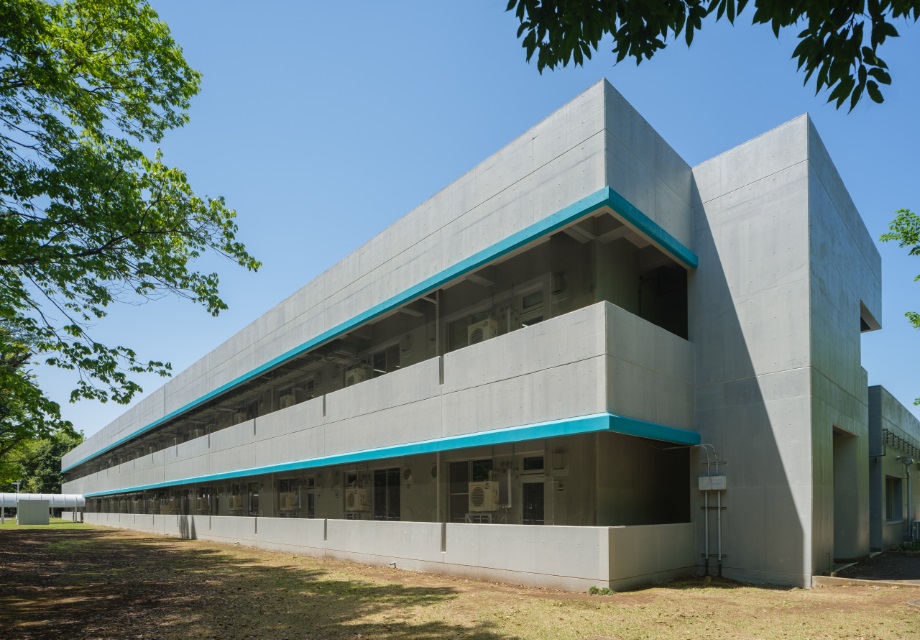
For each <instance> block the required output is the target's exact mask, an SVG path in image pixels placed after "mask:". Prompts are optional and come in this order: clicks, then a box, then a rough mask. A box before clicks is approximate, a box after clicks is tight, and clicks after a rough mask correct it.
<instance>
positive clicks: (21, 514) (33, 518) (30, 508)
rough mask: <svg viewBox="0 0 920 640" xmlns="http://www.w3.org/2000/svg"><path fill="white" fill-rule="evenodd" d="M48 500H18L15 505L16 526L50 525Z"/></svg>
mask: <svg viewBox="0 0 920 640" xmlns="http://www.w3.org/2000/svg"><path fill="white" fill-rule="evenodd" d="M50 509H51V503H50V502H49V501H48V500H20V501H18V502H17V503H16V524H50V520H49V518H48V511H49V510H50Z"/></svg>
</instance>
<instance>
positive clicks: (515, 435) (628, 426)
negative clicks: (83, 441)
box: [84, 413, 700, 498]
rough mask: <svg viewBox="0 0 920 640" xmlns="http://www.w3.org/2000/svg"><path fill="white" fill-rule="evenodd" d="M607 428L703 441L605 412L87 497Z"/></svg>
mask: <svg viewBox="0 0 920 640" xmlns="http://www.w3.org/2000/svg"><path fill="white" fill-rule="evenodd" d="M605 431H606V432H611V433H621V434H625V435H630V436H637V437H640V438H648V439H650V440H662V441H664V442H673V443H676V444H684V445H690V446H695V445H698V444H700V434H698V433H697V432H695V431H687V430H686V429H679V428H677V427H668V426H665V425H661V424H656V423H654V422H646V421H644V420H637V419H636V418H627V417H625V416H618V415H614V414H612V413H599V414H595V415H591V416H582V417H579V418H569V419H566V420H555V421H553V422H542V423H539V424H531V425H526V426H522V427H510V428H507V429H497V430H494V431H480V432H479V433H471V434H466V435H462V436H451V437H449V438H438V439H436V440H424V441H422V442H413V443H409V444H401V445H396V446H392V447H382V448H378V449H366V450H364V451H355V452H352V453H342V454H338V455H334V456H324V457H321V458H310V459H307V460H298V461H296V462H285V463H283V464H273V465H267V466H264V467H253V468H251V469H239V470H237V471H228V472H225V473H213V474H210V475H204V476H195V477H192V478H183V479H181V480H169V481H168V482H158V483H155V484H146V485H141V486H137V487H128V488H124V489H113V490H112V491H99V492H96V493H87V494H85V496H84V497H86V498H96V497H99V496H107V495H115V494H119V493H135V492H137V491H151V490H154V489H164V488H167V487H176V486H181V485H186V484H200V483H205V482H219V481H221V480H232V479H235V478H247V477H251V476H261V475H266V474H269V473H284V472H288V471H300V470H304V469H315V468H317V467H328V466H331V465H341V464H352V463H357V462H370V461H373V460H383V459H386V458H397V457H402V456H414V455H420V454H425V453H438V452H443V451H455V450H457V449H469V448H471V447H482V446H491V445H497V444H510V443H512V442H524V441H527V440H542V439H544V438H559V437H561V436H574V435H580V434H584V433H600V432H605Z"/></svg>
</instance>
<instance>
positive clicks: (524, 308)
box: [521, 289, 545, 327]
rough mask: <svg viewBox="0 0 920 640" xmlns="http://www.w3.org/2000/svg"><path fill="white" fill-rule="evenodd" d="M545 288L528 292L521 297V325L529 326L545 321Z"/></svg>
mask: <svg viewBox="0 0 920 640" xmlns="http://www.w3.org/2000/svg"><path fill="white" fill-rule="evenodd" d="M544 317H545V314H544V313H543V289H538V290H537V291H534V292H533V293H528V294H527V295H525V296H522V297H521V325H522V326H525V327H529V326H530V325H532V324H537V323H538V322H543V319H544Z"/></svg>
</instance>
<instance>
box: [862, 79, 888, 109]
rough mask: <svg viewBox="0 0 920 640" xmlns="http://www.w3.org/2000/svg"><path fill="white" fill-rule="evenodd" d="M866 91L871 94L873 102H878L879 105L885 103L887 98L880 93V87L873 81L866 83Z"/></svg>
mask: <svg viewBox="0 0 920 640" xmlns="http://www.w3.org/2000/svg"><path fill="white" fill-rule="evenodd" d="M866 91H867V92H868V93H869V97H870V98H872V101H873V102H877V103H878V104H881V103H883V102H885V98H883V97H882V92H881V91H879V88H878V85H877V84H876V83H875V82H873V81H872V80H869V82H867V83H866Z"/></svg>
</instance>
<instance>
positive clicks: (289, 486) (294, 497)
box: [278, 478, 302, 518]
mask: <svg viewBox="0 0 920 640" xmlns="http://www.w3.org/2000/svg"><path fill="white" fill-rule="evenodd" d="M301 485H302V480H300V479H299V478H285V479H283V480H279V481H278V515H279V516H281V517H282V518H297V517H299V516H300V494H301V489H302V487H301Z"/></svg>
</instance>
